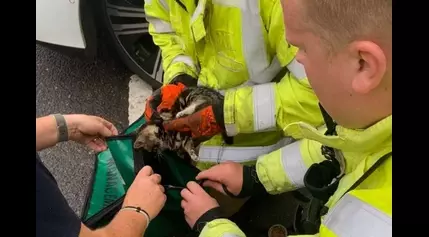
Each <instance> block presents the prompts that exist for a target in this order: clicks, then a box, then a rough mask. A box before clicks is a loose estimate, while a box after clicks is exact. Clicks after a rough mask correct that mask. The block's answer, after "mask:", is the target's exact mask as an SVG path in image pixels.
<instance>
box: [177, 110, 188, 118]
mask: <svg viewBox="0 0 429 237" xmlns="http://www.w3.org/2000/svg"><path fill="white" fill-rule="evenodd" d="M186 115H188V114H187V113H186V111H185V110H182V111H180V112H179V113H177V114H176V118H181V117H185V116H186Z"/></svg>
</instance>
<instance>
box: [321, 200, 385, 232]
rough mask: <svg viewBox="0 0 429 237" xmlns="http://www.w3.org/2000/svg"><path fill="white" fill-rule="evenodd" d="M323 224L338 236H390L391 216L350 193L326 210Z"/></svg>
mask: <svg viewBox="0 0 429 237" xmlns="http://www.w3.org/2000/svg"><path fill="white" fill-rule="evenodd" d="M323 225H325V226H326V227H328V228H329V230H331V231H332V232H333V233H335V234H336V235H337V236H338V237H363V236H365V237H390V236H392V217H391V216H388V215H387V214H385V213H384V212H381V211H380V210H378V209H376V208H375V207H373V206H371V205H369V204H368V203H365V202H363V201H361V200H360V199H358V198H356V197H354V196H352V195H350V194H346V195H345V196H344V197H343V198H341V199H340V200H339V201H338V203H337V205H335V206H334V207H333V208H332V209H331V210H330V211H329V212H328V214H327V215H326V217H325V218H324V220H323Z"/></svg>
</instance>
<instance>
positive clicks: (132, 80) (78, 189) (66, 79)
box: [36, 44, 151, 215]
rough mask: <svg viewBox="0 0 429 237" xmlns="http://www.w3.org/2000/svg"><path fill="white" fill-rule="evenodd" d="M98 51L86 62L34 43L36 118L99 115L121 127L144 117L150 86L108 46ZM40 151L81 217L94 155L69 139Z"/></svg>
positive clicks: (71, 204)
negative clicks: (117, 57)
mask: <svg viewBox="0 0 429 237" xmlns="http://www.w3.org/2000/svg"><path fill="white" fill-rule="evenodd" d="M99 54H100V55H99V56H98V57H97V58H96V60H95V61H91V62H88V61H87V60H82V59H80V58H76V57H70V56H68V55H66V54H62V53H59V52H57V51H54V50H51V49H49V48H45V47H44V46H40V45H37V44H36V117H40V116H44V115H49V114H52V113H64V114H70V113H84V114H91V115H98V116H101V117H103V118H105V119H107V120H109V121H111V122H112V123H113V124H114V125H115V126H116V127H117V128H118V130H120V131H121V130H123V129H125V128H126V127H127V126H128V124H129V122H130V120H133V119H136V118H137V117H138V116H139V115H141V111H143V109H144V104H143V103H142V102H143V101H144V100H145V98H146V96H147V95H149V94H150V93H151V89H150V87H149V86H147V85H146V84H145V83H144V82H142V81H141V80H140V79H139V78H137V77H136V76H133V75H132V73H130V72H129V71H128V70H127V69H126V68H125V67H124V66H123V65H122V64H120V63H118V62H117V61H116V60H114V59H113V58H114V57H113V55H111V54H109V51H108V50H107V49H106V48H105V47H103V48H102V50H101V52H100V53H99ZM130 84H131V85H132V88H133V89H131V90H129V85H130ZM142 106H143V107H142ZM131 122H132V121H131ZM40 155H41V158H42V160H43V162H44V163H45V165H46V167H47V168H48V169H49V170H50V171H51V172H52V174H53V175H54V177H55V178H56V179H57V182H58V184H59V187H60V189H61V191H62V193H63V194H64V196H65V197H66V199H67V201H68V202H69V204H70V206H71V207H72V209H73V210H74V211H75V212H76V213H78V214H79V215H80V214H81V209H82V206H83V203H84V198H85V194H86V191H87V187H88V184H89V180H90V177H91V174H92V170H93V164H94V159H95V155H94V153H93V152H92V151H91V150H89V149H88V148H86V147H85V146H83V145H81V144H76V143H74V142H66V143H62V144H57V145H56V146H55V147H52V148H49V149H45V150H43V151H41V152H40Z"/></svg>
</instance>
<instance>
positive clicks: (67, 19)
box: [36, 0, 86, 49]
mask: <svg viewBox="0 0 429 237" xmlns="http://www.w3.org/2000/svg"><path fill="white" fill-rule="evenodd" d="M81 1H82V0H36V41H41V42H45V43H50V44H54V45H61V46H66V47H73V48H79V49H85V48H86V42H85V36H84V33H83V30H82V24H81V20H80V14H81V13H80V10H81V9H80V7H79V6H80V4H81Z"/></svg>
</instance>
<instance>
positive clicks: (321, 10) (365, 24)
mask: <svg viewBox="0 0 429 237" xmlns="http://www.w3.org/2000/svg"><path fill="white" fill-rule="evenodd" d="M301 2H302V4H303V5H302V6H303V10H304V19H303V20H304V22H305V23H306V24H307V25H308V26H309V28H310V29H311V30H312V31H313V32H314V33H315V34H317V35H319V36H320V37H321V39H322V40H323V41H325V42H326V43H327V46H328V47H329V48H330V49H331V50H335V49H338V48H340V47H343V46H345V45H346V44H347V43H350V42H352V41H354V40H372V41H377V43H381V44H388V45H391V41H392V0H301Z"/></svg>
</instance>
